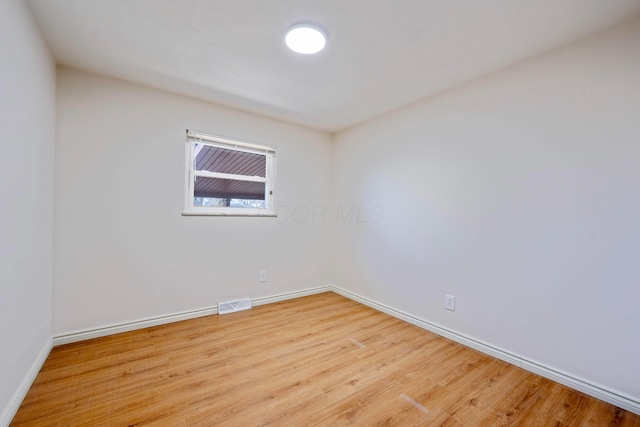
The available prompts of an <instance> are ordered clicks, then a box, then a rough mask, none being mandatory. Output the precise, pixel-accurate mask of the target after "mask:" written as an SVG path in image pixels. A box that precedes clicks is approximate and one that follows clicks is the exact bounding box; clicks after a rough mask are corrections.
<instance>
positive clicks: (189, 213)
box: [182, 210, 278, 218]
mask: <svg viewBox="0 0 640 427" xmlns="http://www.w3.org/2000/svg"><path fill="white" fill-rule="evenodd" d="M182 216H248V217H272V218H276V217H277V216H278V215H277V214H275V213H274V212H272V211H263V212H256V211H255V210H252V211H251V212H212V211H206V210H185V211H183V212H182Z"/></svg>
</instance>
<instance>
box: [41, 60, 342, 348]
mask: <svg viewBox="0 0 640 427" xmlns="http://www.w3.org/2000/svg"><path fill="white" fill-rule="evenodd" d="M57 126H58V139H57V146H56V167H57V180H56V222H55V262H54V295H53V312H54V321H53V334H54V336H55V335H59V334H65V333H70V332H75V331H81V330H87V329H91V328H98V327H103V326H107V325H112V324H118V323H123V322H129V321H135V320H139V319H144V318H150V317H154V316H161V315H166V314H170V313H176V312H182V311H186V310H193V309H199V308H205V307H211V306H214V305H215V304H217V303H218V302H219V301H224V300H227V299H233V298H238V297H250V298H255V297H260V296H269V295H274V294H280V293H285V292H291V291H297V290H301V289H306V288H311V287H317V286H324V285H327V284H328V283H329V282H330V270H329V259H330V256H329V246H330V235H329V224H328V222H327V221H324V220H323V218H322V216H321V215H319V213H321V211H322V209H326V207H327V205H328V203H329V191H330V179H329V176H328V174H327V171H328V169H329V164H330V155H331V151H330V149H331V137H330V135H328V134H325V133H322V132H317V131H312V130H308V129H305V128H302V127H298V126H293V125H290V124H285V123H282V122H278V121H275V120H271V119H267V118H263V117H259V116H255V115H252V114H248V113H244V112H240V111H236V110H231V109H228V108H224V107H220V106H216V105H213V104H208V103H205V102H201V101H197V100H194V99H190V98H186V97H182V96H178V95H174V94H170V93H165V92H161V91H157V90H153V89H149V88H145V87H141V86H138V85H135V84H130V83H125V82H123V81H119V80H114V79H111V78H106V77H101V76H97V75H94V74H88V73H85V72H81V71H77V70H72V69H66V68H59V69H58V120H57ZM186 129H192V130H197V131H201V132H207V133H213V134H217V135H223V136H229V137H235V138H240V139H243V140H249V141H255V142H259V143H267V144H274V145H277V146H278V153H277V155H278V159H277V162H278V166H277V187H276V203H277V209H278V211H279V213H280V216H279V217H278V218H246V217H244V218H242V217H183V216H182V215H181V213H182V209H183V200H184V189H183V187H184V146H185V130H186ZM316 207H317V208H316ZM308 209H311V210H313V209H316V212H317V213H318V215H316V216H315V217H312V216H311V215H310V214H308V211H307V210H308ZM260 270H267V271H268V277H269V280H268V282H267V283H259V271H260Z"/></svg>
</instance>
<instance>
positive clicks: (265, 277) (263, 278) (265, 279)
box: [260, 270, 267, 282]
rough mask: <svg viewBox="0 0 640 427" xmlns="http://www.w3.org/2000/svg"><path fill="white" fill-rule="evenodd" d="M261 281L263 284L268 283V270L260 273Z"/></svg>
mask: <svg viewBox="0 0 640 427" xmlns="http://www.w3.org/2000/svg"><path fill="white" fill-rule="evenodd" d="M260 281H261V282H266V281H267V270H262V271H261V272H260Z"/></svg>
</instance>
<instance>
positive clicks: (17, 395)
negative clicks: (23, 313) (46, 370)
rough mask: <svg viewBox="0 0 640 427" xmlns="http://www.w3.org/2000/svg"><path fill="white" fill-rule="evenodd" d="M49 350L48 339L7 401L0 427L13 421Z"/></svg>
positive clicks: (51, 345) (50, 342)
mask: <svg viewBox="0 0 640 427" xmlns="http://www.w3.org/2000/svg"><path fill="white" fill-rule="evenodd" d="M51 348H53V342H52V340H51V338H49V339H48V340H47V341H46V342H45V343H44V345H43V346H42V349H41V350H40V353H38V356H37V357H36V359H35V360H34V361H33V363H32V364H31V367H30V368H29V370H28V371H27V373H26V375H25V376H24V378H22V381H20V385H19V386H18V388H17V389H16V391H15V392H14V393H13V396H12V397H11V400H9V403H8V404H7V406H5V408H4V410H3V411H2V414H0V426H2V427H7V426H8V425H9V424H10V423H11V420H13V417H15V415H16V412H18V409H19V408H20V405H21V404H22V401H23V400H24V397H25V396H26V395H27V392H28V391H29V389H30V388H31V384H33V381H35V379H36V376H37V375H38V372H40V369H42V365H44V362H45V360H47V357H48V356H49V353H50V352H51Z"/></svg>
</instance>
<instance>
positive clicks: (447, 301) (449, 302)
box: [444, 295, 456, 311]
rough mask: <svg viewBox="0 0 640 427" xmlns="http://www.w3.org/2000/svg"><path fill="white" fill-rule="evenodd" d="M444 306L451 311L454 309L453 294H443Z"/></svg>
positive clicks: (454, 299)
mask: <svg viewBox="0 0 640 427" xmlns="http://www.w3.org/2000/svg"><path fill="white" fill-rule="evenodd" d="M444 308H446V309H447V310H451V311H456V297H454V296H453V295H445V296H444Z"/></svg>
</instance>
